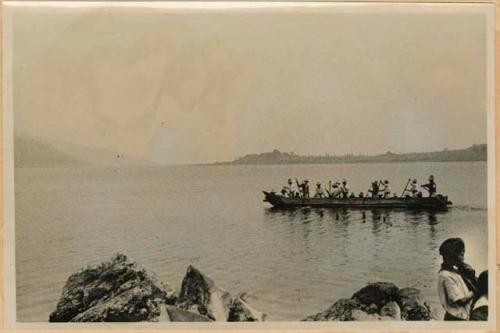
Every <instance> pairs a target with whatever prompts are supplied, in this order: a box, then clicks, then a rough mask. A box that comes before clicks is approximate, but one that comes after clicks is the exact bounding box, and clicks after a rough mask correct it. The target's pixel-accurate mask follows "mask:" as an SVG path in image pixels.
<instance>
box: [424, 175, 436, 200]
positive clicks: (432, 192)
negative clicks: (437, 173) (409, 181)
mask: <svg viewBox="0 0 500 333" xmlns="http://www.w3.org/2000/svg"><path fill="white" fill-rule="evenodd" d="M421 187H423V188H425V189H426V190H427V191H429V197H433V196H434V195H436V190H437V187H436V183H435V182H434V176H433V175H430V176H429V182H428V183H427V184H424V185H422V186H421Z"/></svg>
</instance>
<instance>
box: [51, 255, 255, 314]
mask: <svg viewBox="0 0 500 333" xmlns="http://www.w3.org/2000/svg"><path fill="white" fill-rule="evenodd" d="M264 319H265V315H264V314H263V313H261V312H259V311H257V310H255V309H253V308H252V307H251V306H250V305H249V304H248V303H247V302H246V301H245V300H244V299H243V298H242V297H241V296H237V297H233V296H231V295H230V294H229V293H228V292H227V291H225V290H224V289H222V288H220V287H219V286H217V285H216V284H215V283H214V281H213V280H212V279H210V278H209V277H207V276H206V275H204V274H203V273H201V272H200V271H198V270H197V269H196V268H194V267H192V266H189V267H188V269H187V272H186V275H185V277H184V279H183V281H182V288H181V292H180V294H179V295H177V293H176V292H175V291H174V290H173V289H172V288H170V287H169V286H168V285H166V284H164V283H162V282H161V281H160V280H159V279H158V278H157V277H156V276H154V275H152V274H150V273H147V272H146V271H145V270H144V269H143V268H142V267H140V266H139V265H137V264H136V263H134V262H133V261H131V260H129V259H128V258H127V257H126V256H125V255H122V254H118V255H116V256H115V257H114V258H113V259H112V260H111V261H109V262H106V263H103V264H101V265H99V266H96V267H89V268H86V269H83V270H81V271H79V272H77V273H75V274H73V275H71V276H70V277H69V278H68V280H67V282H66V285H65V286H64V288H63V292H62V296H61V298H60V300H59V302H58V303H57V306H56V310H55V311H54V312H52V313H51V314H50V317H49V321H50V322H119V321H120V322H133V321H189V322H196V321H198V322H203V321H263V320H264Z"/></svg>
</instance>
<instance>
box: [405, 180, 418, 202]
mask: <svg viewBox="0 0 500 333" xmlns="http://www.w3.org/2000/svg"><path fill="white" fill-rule="evenodd" d="M404 196H405V197H407V198H416V197H417V196H418V185H417V178H414V179H413V180H412V181H411V183H410V186H409V187H408V188H407V189H405V190H404Z"/></svg>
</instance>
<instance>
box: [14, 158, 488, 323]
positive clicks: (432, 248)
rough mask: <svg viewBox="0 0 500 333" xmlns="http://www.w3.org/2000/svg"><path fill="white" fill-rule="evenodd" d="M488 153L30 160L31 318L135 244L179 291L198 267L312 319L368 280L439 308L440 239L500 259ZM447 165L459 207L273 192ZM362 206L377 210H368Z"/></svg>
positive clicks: (26, 262)
mask: <svg viewBox="0 0 500 333" xmlns="http://www.w3.org/2000/svg"><path fill="white" fill-rule="evenodd" d="M486 170H487V167H486V163H485V162H449V163H392V164H350V165H347V164H336V165H325V164H323V165H267V166H248V165H241V166H175V167H173V166H172V167H171V166H169V167H133V168H94V167H85V168H17V169H16V170H15V190H16V193H15V195H16V197H15V199H16V202H15V204H16V222H15V223H16V274H17V276H16V279H17V311H18V313H17V314H18V320H19V321H43V322H46V321H48V316H49V313H50V312H51V311H52V310H53V309H54V308H55V305H56V303H57V301H58V299H59V297H60V294H61V292H62V288H63V286H64V283H65V281H66V279H67V278H68V277H69V275H70V274H72V273H74V272H75V271H77V270H78V269H80V268H81V267H85V266H87V265H89V264H97V263H99V262H101V261H103V260H107V259H109V258H110V257H111V256H112V255H113V254H115V253H117V252H122V253H124V254H126V255H128V256H129V257H131V258H133V259H135V260H136V261H137V262H138V263H140V264H141V265H143V266H144V267H145V268H146V269H147V270H150V271H152V272H154V273H156V274H157V275H158V276H159V277H160V279H161V280H162V281H163V282H165V283H167V284H170V285H171V286H172V287H174V288H176V289H180V284H181V280H182V277H183V276H184V273H185V271H186V268H187V266H188V265H189V264H192V265H194V266H195V267H197V268H199V269H200V270H202V271H203V272H205V273H206V274H208V275H209V276H211V277H212V278H213V279H214V280H215V281H216V283H218V284H219V285H220V286H221V287H222V288H224V289H227V290H228V291H230V292H231V293H233V294H236V293H238V292H247V295H248V299H249V301H250V303H251V304H252V305H254V306H255V307H256V308H258V309H259V310H261V311H263V312H266V313H269V314H270V317H269V319H270V320H300V319H302V318H303V317H305V316H306V315H309V314H313V313H316V312H319V311H322V310H324V309H325V308H326V307H328V306H330V305H331V304H333V303H334V302H335V301H336V300H337V299H339V298H342V297H350V296H351V295H352V293H353V292H355V291H356V290H357V289H359V288H361V287H362V286H364V285H365V284H366V283H367V282H374V281H380V280H384V281H391V282H394V283H395V284H396V285H397V286H399V287H406V286H410V287H416V288H420V289H421V290H422V291H423V293H424V297H425V299H426V300H427V301H429V303H431V305H432V306H434V307H435V308H436V310H437V312H438V314H442V310H441V308H440V305H439V300H438V298H437V290H436V284H437V272H438V270H439V266H440V261H441V259H440V257H439V254H438V247H439V245H440V243H441V242H442V241H443V240H444V239H446V238H448V237H457V236H458V237H462V238H463V239H464V241H465V243H466V254H465V257H466V262H468V263H470V264H471V265H472V266H473V267H474V268H475V269H476V271H477V273H479V272H480V271H482V270H484V269H486V268H487V231H488V230H487V177H486ZM430 174H434V176H435V178H436V181H437V185H438V193H443V194H446V195H448V196H449V198H450V200H451V201H453V206H452V208H451V209H450V210H449V211H447V212H438V213H430V212H422V211H405V210H334V209H310V208H302V209H295V210H276V209H272V208H271V207H270V206H269V204H267V203H264V202H262V199H263V195H262V192H261V191H262V190H271V189H274V190H276V191H278V190H279V189H280V188H281V186H282V185H284V183H285V182H286V180H287V179H288V178H294V177H297V178H299V180H300V179H304V178H307V179H309V181H310V182H314V183H315V182H316V181H321V182H322V183H323V184H327V183H328V180H330V179H333V180H341V179H342V178H344V177H345V178H347V179H348V181H349V183H350V187H351V189H352V190H353V191H354V192H355V193H359V192H361V191H363V192H366V191H367V189H368V187H369V185H370V183H371V181H373V180H375V179H388V180H390V182H391V189H392V190H393V191H394V192H396V193H397V194H398V195H399V194H401V192H402V190H403V188H404V185H405V184H406V182H407V180H408V178H414V177H416V178H418V180H419V183H423V182H424V181H425V180H426V179H427V177H428V175H430ZM363 212H364V213H365V218H363Z"/></svg>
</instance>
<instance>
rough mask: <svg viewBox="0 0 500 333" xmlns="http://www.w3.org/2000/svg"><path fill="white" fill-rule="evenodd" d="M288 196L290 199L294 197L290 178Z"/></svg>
mask: <svg viewBox="0 0 500 333" xmlns="http://www.w3.org/2000/svg"><path fill="white" fill-rule="evenodd" d="M288 196H289V197H290V198H294V197H295V190H294V188H293V182H292V180H291V179H290V178H288Z"/></svg>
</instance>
